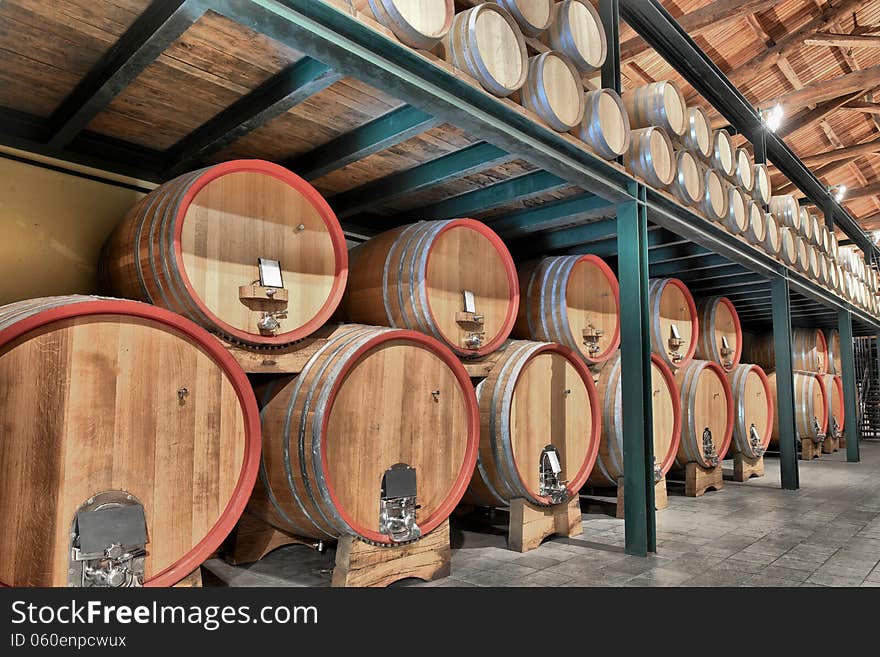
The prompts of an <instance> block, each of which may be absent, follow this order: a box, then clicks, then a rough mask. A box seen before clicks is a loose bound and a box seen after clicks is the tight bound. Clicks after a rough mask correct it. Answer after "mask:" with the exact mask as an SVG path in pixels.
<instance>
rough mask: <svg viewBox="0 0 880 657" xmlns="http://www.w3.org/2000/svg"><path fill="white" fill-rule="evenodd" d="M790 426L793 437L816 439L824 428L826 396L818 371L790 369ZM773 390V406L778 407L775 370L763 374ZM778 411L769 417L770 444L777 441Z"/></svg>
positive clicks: (826, 425) (825, 422)
mask: <svg viewBox="0 0 880 657" xmlns="http://www.w3.org/2000/svg"><path fill="white" fill-rule="evenodd" d="M793 377H794V425H795V438H797V439H798V440H805V439H810V440H813V441H818V440H819V438H820V437H821V436H824V435H825V432H826V430H827V428H828V399H827V397H826V394H827V393H826V391H825V383H824V381H823V380H822V377H823V375H822V374H816V373H815V372H794V374H793ZM767 379H768V380H769V382H770V390H771V392H772V393H773V407H774V408H778V405H779V404H778V401H777V398H776V372H772V373H771V374H768V375H767ZM779 435H780V434H779V414H778V413H777V414H776V417H775V418H774V420H773V434H772V436H771V443H772V444H774V445H778V444H779Z"/></svg>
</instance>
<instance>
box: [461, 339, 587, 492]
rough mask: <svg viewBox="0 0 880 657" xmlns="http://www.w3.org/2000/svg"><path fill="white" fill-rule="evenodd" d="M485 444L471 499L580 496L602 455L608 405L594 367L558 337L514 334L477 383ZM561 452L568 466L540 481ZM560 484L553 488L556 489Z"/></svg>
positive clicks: (469, 489) (481, 445)
mask: <svg viewBox="0 0 880 657" xmlns="http://www.w3.org/2000/svg"><path fill="white" fill-rule="evenodd" d="M477 398H478V400H479V404H480V451H479V457H478V459H477V468H476V471H474V472H473V477H472V478H471V483H470V486H469V487H468V491H467V495H466V497H465V499H466V501H467V502H469V503H471V504H476V505H479V506H506V505H507V504H509V502H510V501H511V500H513V499H515V498H518V497H520V498H523V499H525V500H526V501H527V502H530V503H532V504H536V505H541V506H544V505H550V504H558V503H560V502H562V501H567V500H569V499H571V498H572V497H574V496H577V494H578V491H580V489H581V487H582V486H583V485H584V484H585V483H586V481H587V477H588V476H589V474H590V471H591V470H592V469H593V465H594V464H595V462H596V454H597V453H598V451H599V437H600V435H601V431H602V409H601V406H600V405H599V397H598V395H597V393H596V385H595V384H594V383H593V377H592V375H591V374H590V371H589V370H588V369H587V367H586V365H584V363H583V361H581V359H580V358H578V357H577V356H576V355H575V353H574V352H573V351H571V350H570V349H568V348H566V347H563V346H561V345H558V344H552V343H547V342H529V341H524V340H523V341H519V340H513V341H511V342H509V343H507V345H506V346H505V348H504V351H503V352H502V353H501V354H500V356H499V360H498V361H497V362H496V364H495V366H494V367H493V368H492V371H491V372H490V373H489V376H487V377H486V378H485V379H484V380H483V381H481V382H480V383H479V384H478V385H477ZM546 452H551V453H552V452H555V454H556V457H557V458H558V461H559V464H560V465H561V466H562V472H560V473H559V474H558V478H556V480H553V479H552V478H551V479H550V480H548V481H546V482H542V476H541V472H542V466H543V465H544V462H545V461H546V460H547V458H548V457H545V455H544V454H545V453H546ZM554 489H555V490H554Z"/></svg>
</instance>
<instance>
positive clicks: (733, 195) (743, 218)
mask: <svg viewBox="0 0 880 657" xmlns="http://www.w3.org/2000/svg"><path fill="white" fill-rule="evenodd" d="M725 193H726V195H727V215H726V216H725V217H724V221H722V222H721V223H723V224H724V227H725V228H726V229H727V230H728V231H729V232H731V233H733V234H734V235H739V234H740V233H742V232H744V231H745V230H746V229H747V228H748V226H749V219H750V218H749V205H748V203H749V199H748V197H747V196H746V195H745V194H744V193H743V191H742V190H741V189H740V188H739V187H736V186H734V185H728V186H727V190H726V192H725Z"/></svg>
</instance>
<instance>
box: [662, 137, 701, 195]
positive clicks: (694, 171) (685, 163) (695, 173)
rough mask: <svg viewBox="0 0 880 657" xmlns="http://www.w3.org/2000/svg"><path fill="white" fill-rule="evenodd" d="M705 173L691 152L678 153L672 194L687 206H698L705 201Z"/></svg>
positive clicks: (676, 154)
mask: <svg viewBox="0 0 880 657" xmlns="http://www.w3.org/2000/svg"><path fill="white" fill-rule="evenodd" d="M702 174H703V172H702V170H701V167H700V165H699V164H698V163H697V159H696V156H695V155H694V154H693V153H691V152H690V151H684V150H682V151H676V153H675V175H674V177H673V178H672V186H671V187H670V189H671V191H672V193H673V194H674V195H675V197H676V198H678V200H679V201H681V202H682V203H684V204H685V205H698V204H699V203H700V202H701V201H702V200H703V194H704V191H703V175H702Z"/></svg>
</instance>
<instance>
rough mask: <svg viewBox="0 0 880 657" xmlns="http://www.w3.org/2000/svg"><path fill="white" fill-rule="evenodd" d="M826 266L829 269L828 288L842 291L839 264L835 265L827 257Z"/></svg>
mask: <svg viewBox="0 0 880 657" xmlns="http://www.w3.org/2000/svg"><path fill="white" fill-rule="evenodd" d="M825 265H826V266H827V267H828V279H827V282H828V287H830V288H831V289H832V290H839V289H840V278H839V276H840V274H839V270H838V268H837V263H835V262H834V261H833V260H832V259H831V258H830V257H829V256H825Z"/></svg>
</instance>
